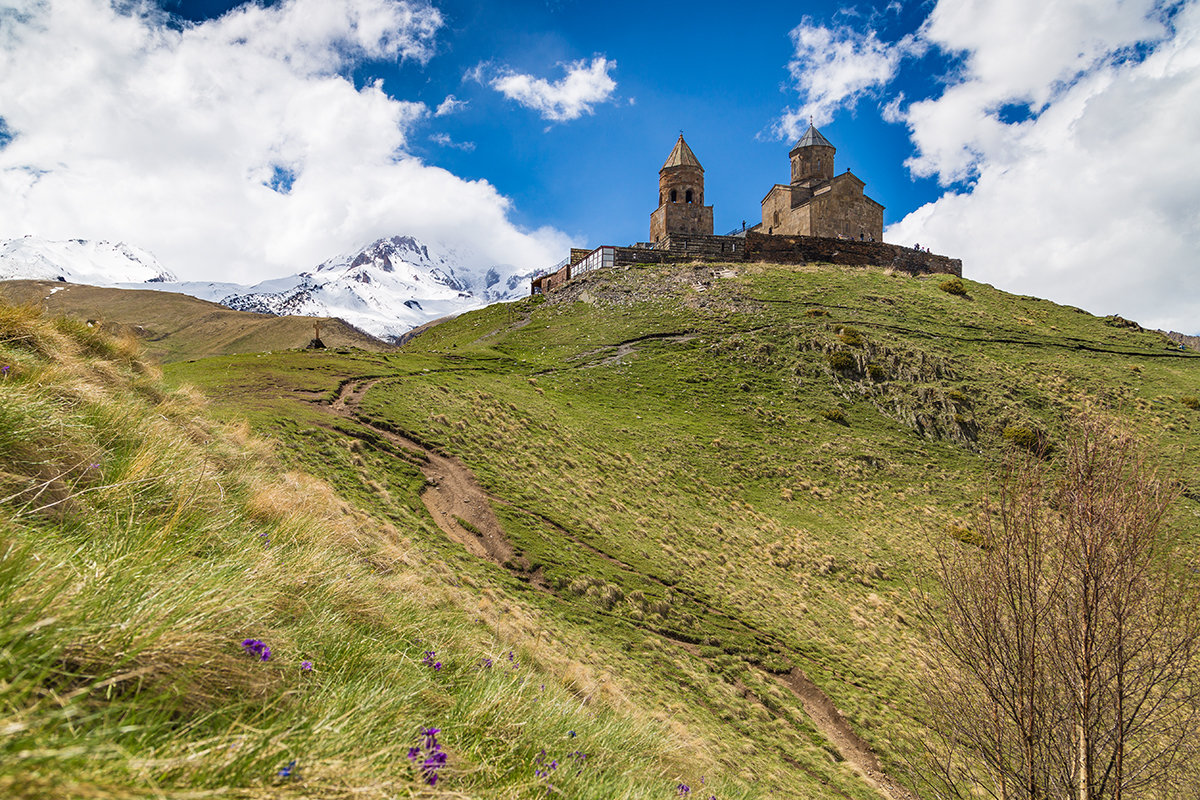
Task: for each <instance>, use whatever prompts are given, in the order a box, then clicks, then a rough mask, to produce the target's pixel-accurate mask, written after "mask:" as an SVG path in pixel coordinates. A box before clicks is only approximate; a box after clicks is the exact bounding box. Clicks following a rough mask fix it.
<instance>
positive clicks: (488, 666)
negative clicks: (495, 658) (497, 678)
mask: <svg viewBox="0 0 1200 800" xmlns="http://www.w3.org/2000/svg"><path fill="white" fill-rule="evenodd" d="M479 663H480V664H482V665H483V668H484V669H491V668H492V660H491V659H490V658H485V659H483V660H482V661H480V662H479Z"/></svg>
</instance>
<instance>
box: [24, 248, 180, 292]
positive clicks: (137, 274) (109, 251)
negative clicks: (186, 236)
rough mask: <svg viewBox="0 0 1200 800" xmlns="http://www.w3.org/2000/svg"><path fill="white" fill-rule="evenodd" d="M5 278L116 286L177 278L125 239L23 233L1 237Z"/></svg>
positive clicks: (151, 256) (159, 281)
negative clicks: (53, 238) (57, 238)
mask: <svg viewBox="0 0 1200 800" xmlns="http://www.w3.org/2000/svg"><path fill="white" fill-rule="evenodd" d="M8 280H42V281H66V282H67V283H86V284H91V285H93V286H115V285H117V284H120V283H162V282H165V281H174V280H177V278H176V277H175V276H174V275H172V274H171V273H170V272H168V271H167V270H165V269H164V268H163V267H162V265H161V264H159V263H158V260H157V259H155V258H154V256H153V255H152V254H150V253H148V252H147V251H145V250H142V249H141V248H138V247H133V246H132V245H128V244H125V243H124V242H117V243H115V244H114V243H113V242H105V241H92V240H87V239H67V240H65V241H51V240H49V239H42V238H39V237H36V236H26V237H24V238H21V239H4V240H0V281H8ZM154 288H159V287H157V286H155V287H154Z"/></svg>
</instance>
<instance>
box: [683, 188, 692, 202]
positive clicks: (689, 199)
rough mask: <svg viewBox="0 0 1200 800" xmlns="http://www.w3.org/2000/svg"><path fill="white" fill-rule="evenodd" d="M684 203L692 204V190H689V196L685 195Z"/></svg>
mask: <svg viewBox="0 0 1200 800" xmlns="http://www.w3.org/2000/svg"><path fill="white" fill-rule="evenodd" d="M684 201H685V202H687V203H691V202H692V190H691V189H688V190H687V194H685V195H684Z"/></svg>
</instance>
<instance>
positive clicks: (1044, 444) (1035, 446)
mask: <svg viewBox="0 0 1200 800" xmlns="http://www.w3.org/2000/svg"><path fill="white" fill-rule="evenodd" d="M1002 435H1003V437H1004V441H1006V442H1009V443H1011V444H1013V445H1015V446H1017V447H1020V448H1021V449H1022V450H1028V451H1029V452H1031V453H1034V454H1036V455H1041V456H1048V455H1050V453H1052V452H1053V450H1054V448H1053V447H1051V445H1050V442H1049V441H1047V439H1046V435H1045V434H1044V433H1042V432H1041V431H1036V430H1033V429H1032V428H1026V427H1024V426H1021V425H1010V426H1009V427H1007V428H1005V429H1004V433H1003V434H1002Z"/></svg>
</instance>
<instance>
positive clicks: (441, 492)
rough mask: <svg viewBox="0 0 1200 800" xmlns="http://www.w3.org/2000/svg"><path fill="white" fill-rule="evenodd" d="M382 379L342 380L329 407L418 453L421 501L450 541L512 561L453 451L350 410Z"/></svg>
mask: <svg viewBox="0 0 1200 800" xmlns="http://www.w3.org/2000/svg"><path fill="white" fill-rule="evenodd" d="M380 380H382V379H381V378H376V379H374V380H363V381H353V380H352V381H347V382H346V383H344V384H343V385H342V387H341V390H340V391H339V392H338V396H337V398H336V399H335V400H334V401H333V402H332V403H330V405H329V409H330V410H331V411H333V413H335V414H337V415H338V416H340V417H345V418H347V419H351V420H353V421H354V422H356V423H357V424H359V425H362V426H363V427H365V428H368V429H369V430H370V431H371V432H372V433H375V434H376V435H378V436H380V437H382V438H384V439H386V440H388V441H389V442H391V443H392V444H394V445H397V446H399V447H402V448H404V449H406V450H413V451H416V452H417V453H419V454H420V455H421V456H423V458H422V463H421V473H422V474H423V475H424V476H425V480H426V487H425V489H424V490H423V491H422V492H421V502H422V503H424V504H425V508H426V509H427V510H428V511H429V515H430V516H431V517H433V521H434V522H436V523H437V526H438V527H439V528H441V529H442V532H443V533H445V534H446V536H448V537H449V538H450V539H451V540H452V541H455V542H458V543H459V544H461V545H462V546H463V547H465V548H466V549H467V550H468V551H469V552H470V553H471V554H472V555H474V556H478V557H479V558H486V559H488V560H490V561H494V562H495V563H497V564H500V565H501V566H511V565H513V556H514V554H515V552H514V550H513V546H512V543H511V542H509V541H508V537H507V536H505V535H504V529H503V528H501V527H500V521H499V520H498V519H496V514H495V512H493V511H492V504H491V502H490V499H489V497H488V494H487V492H486V491H484V489H483V487H482V486H480V485H479V481H477V480H475V476H474V475H473V474H471V471H470V470H469V469H467V467H466V465H465V464H463V463H462V462H461V461H459V460H458V459H457V458H454V457H453V456H446V455H442V454H441V453H438V452H437V451H436V450H432V449H430V448H428V447H426V446H424V445H422V444H420V443H418V442H415V441H413V440H412V439H409V438H408V437H407V436H401V435H400V434H398V433H396V432H394V431H389V430H386V429H384V428H379V427H376V426H374V425H371V424H370V423H368V422H364V421H363V420H362V419H361V418H360V417H359V416H358V415H357V414H356V413H355V412H356V411H357V409H358V405H359V403H361V402H362V398H363V395H365V394H366V393H367V390H368V389H370V388H371V387H372V386H374V385H375V384H376V383H379V381H380Z"/></svg>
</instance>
